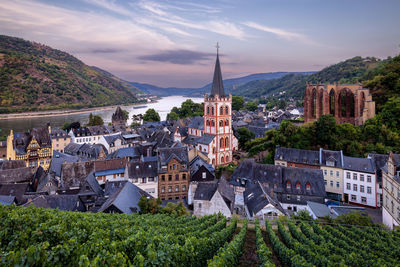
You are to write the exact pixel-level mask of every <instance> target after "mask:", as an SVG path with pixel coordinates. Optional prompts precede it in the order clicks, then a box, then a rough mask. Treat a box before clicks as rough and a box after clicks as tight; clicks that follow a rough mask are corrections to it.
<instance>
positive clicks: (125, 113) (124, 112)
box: [121, 109, 129, 121]
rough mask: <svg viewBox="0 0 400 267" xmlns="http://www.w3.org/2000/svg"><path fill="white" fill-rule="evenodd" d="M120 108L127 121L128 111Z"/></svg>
mask: <svg viewBox="0 0 400 267" xmlns="http://www.w3.org/2000/svg"><path fill="white" fill-rule="evenodd" d="M121 110H122V114H124V119H125V121H127V120H128V119H129V112H128V111H126V110H125V109H121Z"/></svg>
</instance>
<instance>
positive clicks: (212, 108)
mask: <svg viewBox="0 0 400 267" xmlns="http://www.w3.org/2000/svg"><path fill="white" fill-rule="evenodd" d="M211 115H214V107H211Z"/></svg>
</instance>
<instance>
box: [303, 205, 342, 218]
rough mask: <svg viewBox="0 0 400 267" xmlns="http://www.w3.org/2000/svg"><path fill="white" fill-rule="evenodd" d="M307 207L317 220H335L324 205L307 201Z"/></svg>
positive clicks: (334, 215) (333, 215) (334, 216)
mask: <svg viewBox="0 0 400 267" xmlns="http://www.w3.org/2000/svg"><path fill="white" fill-rule="evenodd" d="M307 206H308V207H309V208H310V209H311V210H312V212H313V213H314V215H315V216H317V218H322V217H331V218H336V214H333V213H331V210H330V209H329V207H328V206H326V205H325V204H321V203H317V202H313V201H307Z"/></svg>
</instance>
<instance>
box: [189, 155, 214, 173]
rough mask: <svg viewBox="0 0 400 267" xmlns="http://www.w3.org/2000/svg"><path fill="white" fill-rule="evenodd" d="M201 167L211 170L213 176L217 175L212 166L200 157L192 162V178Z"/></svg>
mask: <svg viewBox="0 0 400 267" xmlns="http://www.w3.org/2000/svg"><path fill="white" fill-rule="evenodd" d="M201 166H204V167H205V168H207V170H209V171H210V172H211V173H212V174H213V175H214V173H215V170H214V168H213V167H212V165H211V164H209V163H207V162H205V161H204V160H203V159H202V158H200V157H199V156H196V157H195V158H194V159H193V160H192V161H191V162H190V176H192V175H193V174H195V173H196V172H197V171H198V170H199V168H200V167H201Z"/></svg>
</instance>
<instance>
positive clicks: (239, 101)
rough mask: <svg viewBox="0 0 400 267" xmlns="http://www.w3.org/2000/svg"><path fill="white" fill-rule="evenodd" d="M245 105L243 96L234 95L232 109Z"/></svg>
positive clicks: (238, 108)
mask: <svg viewBox="0 0 400 267" xmlns="http://www.w3.org/2000/svg"><path fill="white" fill-rule="evenodd" d="M243 105H244V98H243V96H232V109H233V110H241V109H242V108H243Z"/></svg>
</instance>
